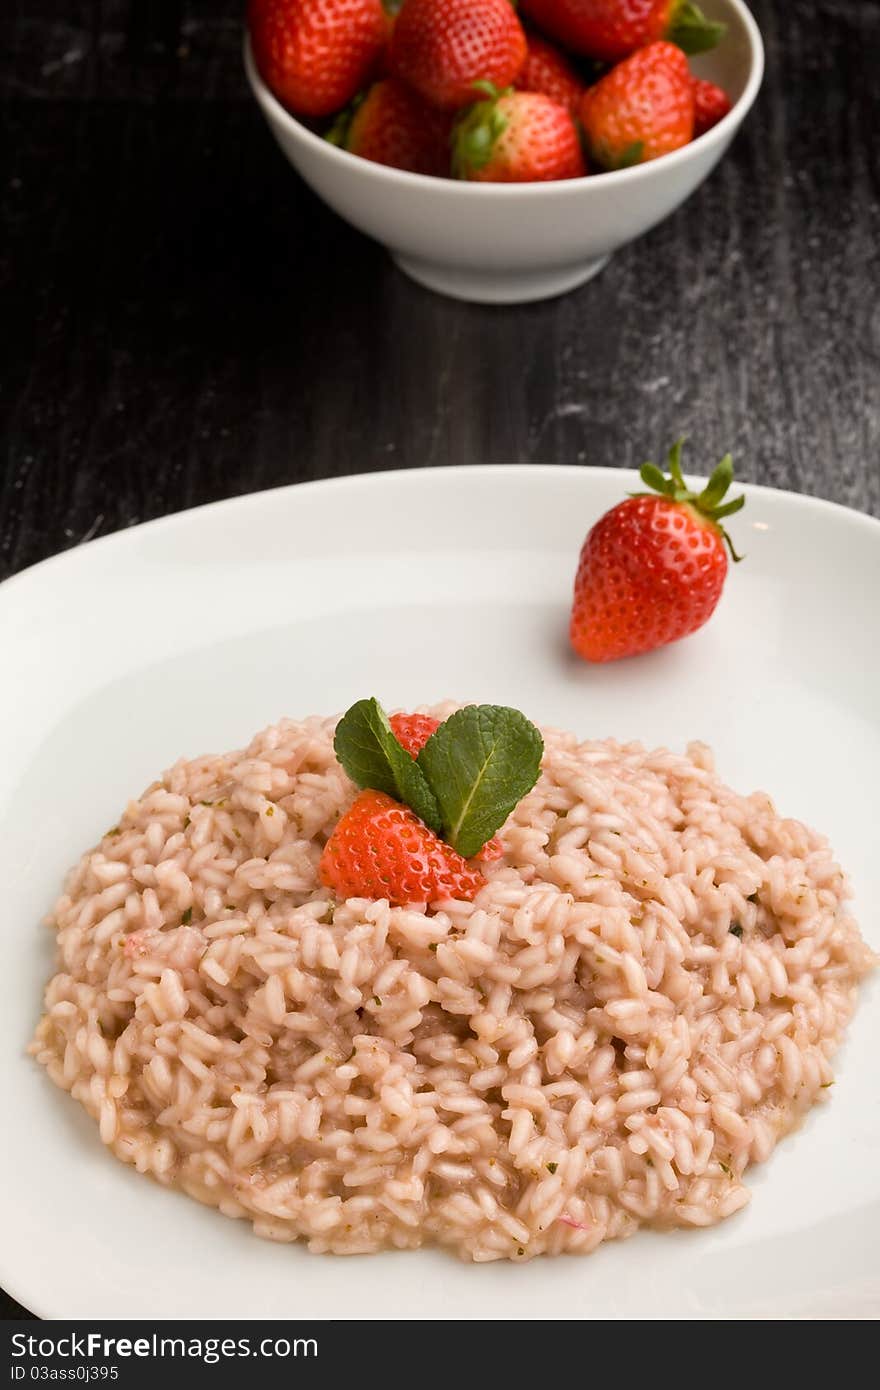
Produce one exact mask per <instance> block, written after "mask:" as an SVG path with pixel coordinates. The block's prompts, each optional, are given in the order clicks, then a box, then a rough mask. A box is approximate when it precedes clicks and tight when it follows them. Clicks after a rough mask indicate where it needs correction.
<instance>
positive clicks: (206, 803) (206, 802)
mask: <svg viewBox="0 0 880 1390" xmlns="http://www.w3.org/2000/svg"><path fill="white" fill-rule="evenodd" d="M199 805H200V806H213V805H214V803H213V801H200V802H199Z"/></svg>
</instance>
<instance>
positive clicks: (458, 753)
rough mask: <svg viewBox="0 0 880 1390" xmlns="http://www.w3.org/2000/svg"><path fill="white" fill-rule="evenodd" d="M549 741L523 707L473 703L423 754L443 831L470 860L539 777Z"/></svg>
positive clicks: (444, 726) (437, 732) (420, 763)
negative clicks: (526, 715) (545, 744)
mask: <svg viewBox="0 0 880 1390" xmlns="http://www.w3.org/2000/svg"><path fill="white" fill-rule="evenodd" d="M543 751H544V740H543V739H542V738H541V735H540V734H539V732H538V730H537V729H536V728H535V726H534V724H532V723H531V722H530V720H528V719H526V717H525V715H524V714H520V712H519V710H517V709H507V708H506V707H505V706H503V705H469V706H467V708H465V709H461V710H458V711H457V712H456V713H455V714H453V715H451V716H450V717H449V719H447V720H446V722H445V724H441V725H440V728H439V729H435V730H434V733H433V734H432V735H431V737H430V738H429V739H428V741H427V743H426V744H425V746H424V748H423V749H422V750H421V752H420V753H419V756H418V766H419V767H420V768H421V769H422V771H423V772H424V774H425V776H426V778H427V780H428V782H429V783H430V785H431V787H432V788H433V791H434V794H435V796H436V798H437V801H438V802H439V804H440V815H441V820H442V835H443V838H444V840H446V841H447V843H448V844H450V845H452V847H453V848H454V849H457V850H458V852H459V854H461V855H464V857H465V859H470V857H471V855H474V854H476V853H477V851H478V850H479V849H481V848H482V846H483V845H484V844H485V843H486V841H487V840H491V838H492V836H493V835H494V834H495V831H496V830H497V829H498V828H499V827H500V826H502V825H503V824H504V822H505V821H506V820H507V817H508V816H509V815H510V813H511V811H512V810H513V808H514V806H515V805H516V804H517V802H518V801H520V800H521V799H522V797H524V796H525V794H526V792H528V791H531V789H532V787H533V786H534V785H535V782H536V781H537V780H538V773H539V771H540V766H541V754H542V753H543Z"/></svg>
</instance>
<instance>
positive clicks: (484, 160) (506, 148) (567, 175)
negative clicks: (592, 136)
mask: <svg viewBox="0 0 880 1390" xmlns="http://www.w3.org/2000/svg"><path fill="white" fill-rule="evenodd" d="M478 85H479V86H482V87H484V88H485V90H486V93H487V96H486V99H485V100H484V101H478V102H476V103H475V104H474V105H473V106H472V107H471V108H470V110H468V111H467V112H465V113H464V115H462V116H461V118H460V119H459V121H458V123H457V124H456V126H455V130H454V131H453V135H452V172H453V174H454V175H455V177H456V178H459V179H468V180H471V181H473V182H476V183H537V182H544V181H547V180H550V179H576V178H580V177H582V176H583V175H584V174H585V173H586V172H587V169H586V165H585V163H584V157H583V152H582V150H581V142H580V137H579V135H578V132H577V127H576V126H575V123H574V121H573V120H572V118H571V116H570V114H569V112H568V111H567V110H566V108H565V107H564V106H560V105H559V103H558V102H556V101H553V100H551V98H550V97H547V96H544V95H543V94H542V93H541V92H515V91H511V90H510V89H508V90H507V91H504V92H499V91H496V90H495V88H493V87H492V86H491V84H490V83H479V84H478Z"/></svg>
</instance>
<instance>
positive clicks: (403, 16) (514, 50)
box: [391, 0, 526, 111]
mask: <svg viewBox="0 0 880 1390" xmlns="http://www.w3.org/2000/svg"><path fill="white" fill-rule="evenodd" d="M525 56H526V36H525V34H524V33H523V28H522V25H521V24H520V22H519V20H518V19H517V17H516V13H515V11H514V9H513V6H512V5H511V3H510V0H480V3H479V4H474V2H473V0H406V4H405V5H404V7H403V9H402V10H401V12H400V15H399V16H398V19H397V22H396V24H395V26H394V36H393V38H392V41H391V67H392V70H393V71H394V72H395V73H396V75H397V76H398V77H401V78H403V80H404V81H405V82H408V83H409V84H410V86H411V87H414V88H415V90H416V91H417V92H419V93H420V95H421V96H422V97H424V99H425V101H429V102H431V103H432V105H434V106H439V107H442V108H443V109H445V110H447V111H455V110H456V109H457V108H458V107H460V106H466V105H467V104H468V103H469V102H471V101H473V99H474V83H475V82H479V81H484V82H494V83H495V84H496V85H497V86H499V87H506V86H507V85H508V83H510V82H512V81H513V79H514V78H515V77H516V75H517V73H518V72H519V70H520V68H521V67H522V65H523V62H524V60H525Z"/></svg>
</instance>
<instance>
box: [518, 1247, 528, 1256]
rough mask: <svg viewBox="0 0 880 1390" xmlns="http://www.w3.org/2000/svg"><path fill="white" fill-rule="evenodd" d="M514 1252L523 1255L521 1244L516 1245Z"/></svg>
mask: <svg viewBox="0 0 880 1390" xmlns="http://www.w3.org/2000/svg"><path fill="white" fill-rule="evenodd" d="M516 1253H517V1254H518V1255H524V1254H525V1253H526V1252H525V1250H523V1248H522V1246H521V1245H520V1246H518V1247H517V1251H516Z"/></svg>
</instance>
